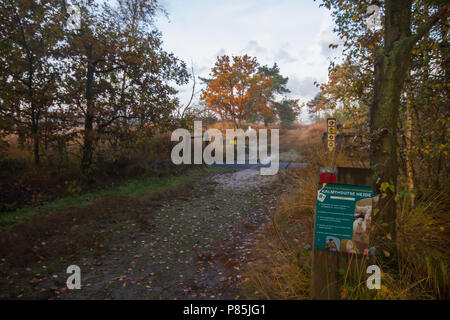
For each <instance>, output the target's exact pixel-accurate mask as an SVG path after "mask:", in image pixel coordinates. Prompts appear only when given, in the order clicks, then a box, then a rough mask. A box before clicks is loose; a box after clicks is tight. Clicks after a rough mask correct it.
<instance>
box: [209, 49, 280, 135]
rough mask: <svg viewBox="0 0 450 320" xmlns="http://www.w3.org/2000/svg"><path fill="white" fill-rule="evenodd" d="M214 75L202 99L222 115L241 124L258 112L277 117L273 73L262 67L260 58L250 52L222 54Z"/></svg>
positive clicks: (214, 68)
mask: <svg viewBox="0 0 450 320" xmlns="http://www.w3.org/2000/svg"><path fill="white" fill-rule="evenodd" d="M210 76H211V79H210V80H208V81H207V87H206V88H205V89H204V90H202V95H201V100H203V101H204V102H205V104H206V107H207V108H209V109H211V110H212V111H214V112H215V113H217V114H219V115H220V117H221V118H222V119H226V120H232V121H234V123H235V124H237V125H238V126H240V125H241V121H242V120H245V119H247V118H248V117H249V115H250V114H252V113H254V112H262V113H267V114H269V115H272V116H273V117H275V113H274V111H273V107H274V106H273V104H272V103H271V102H270V97H271V87H272V85H273V83H272V77H270V76H267V75H266V74H265V73H264V72H262V71H261V70H260V68H259V64H258V62H257V60H256V58H253V57H250V56H248V55H244V56H233V57H231V58H230V57H229V56H227V55H224V56H221V57H218V59H217V62H216V64H215V66H214V67H213V69H212V71H211V73H210Z"/></svg>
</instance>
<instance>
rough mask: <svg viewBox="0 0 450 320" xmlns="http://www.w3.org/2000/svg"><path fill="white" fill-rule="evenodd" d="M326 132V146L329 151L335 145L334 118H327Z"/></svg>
mask: <svg viewBox="0 0 450 320" xmlns="http://www.w3.org/2000/svg"><path fill="white" fill-rule="evenodd" d="M327 133H328V135H327V136H328V142H327V147H328V150H329V151H333V150H334V148H335V147H336V134H337V130H336V118H328V119H327Z"/></svg>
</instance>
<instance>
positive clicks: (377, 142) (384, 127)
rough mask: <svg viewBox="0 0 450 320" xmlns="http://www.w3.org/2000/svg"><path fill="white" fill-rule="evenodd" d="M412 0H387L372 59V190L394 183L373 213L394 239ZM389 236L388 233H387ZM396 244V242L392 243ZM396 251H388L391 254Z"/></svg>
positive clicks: (385, 231) (409, 53) (409, 47)
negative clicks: (379, 46)
mask: <svg viewBox="0 0 450 320" xmlns="http://www.w3.org/2000/svg"><path fill="white" fill-rule="evenodd" d="M410 20H411V1H410V0H386V21H385V34H384V52H383V55H381V56H379V57H377V61H376V63H375V97H374V101H373V105H372V108H371V130H372V139H373V141H372V142H373V145H372V147H373V151H372V155H371V165H372V168H373V169H374V170H375V173H376V174H375V182H376V185H375V188H376V189H375V190H376V194H380V193H381V192H380V185H381V183H383V182H387V183H389V184H390V185H391V186H393V189H394V191H391V190H390V188H388V189H387V190H385V193H386V195H385V196H384V197H380V200H379V201H378V209H379V210H380V211H379V213H378V216H376V219H377V221H378V222H379V225H381V226H382V227H383V229H384V232H382V233H383V235H387V234H390V238H392V241H394V244H395V239H396V202H395V193H396V191H397V189H396V186H397V176H398V159H397V157H398V155H397V149H398V143H397V128H398V115H399V106H400V94H401V90H402V87H403V84H404V81H405V78H406V75H407V72H408V70H409V63H410V58H411V50H412V46H411V44H410V43H411V39H410V36H411V31H410ZM388 238H389V236H388ZM394 248H395V246H394ZM392 253H393V254H395V252H391V254H392Z"/></svg>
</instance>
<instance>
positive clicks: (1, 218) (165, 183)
mask: <svg viewBox="0 0 450 320" xmlns="http://www.w3.org/2000/svg"><path fill="white" fill-rule="evenodd" d="M223 170H224V169H221V168H212V167H209V168H204V167H202V168H195V169H191V170H189V171H187V172H186V173H185V174H183V175H181V176H174V175H170V176H165V177H141V178H137V179H133V180H130V181H128V182H126V183H123V184H120V185H117V186H112V187H110V188H105V189H102V190H97V191H92V192H86V193H83V194H80V195H73V196H67V197H63V198H60V199H57V200H55V201H52V202H49V203H46V204H44V205H41V206H37V207H24V208H21V209H18V210H16V211H12V212H7V213H4V214H2V215H0V227H2V226H11V225H14V224H17V223H19V222H23V221H25V220H26V219H27V218H29V217H31V216H35V215H40V214H52V213H55V212H58V211H61V210H66V209H71V208H77V207H82V206H85V205H88V204H90V203H92V202H94V201H97V200H100V199H102V198H104V197H107V196H110V195H124V196H134V197H141V196H147V195H151V194H153V193H155V192H162V191H164V190H166V189H169V188H173V187H176V186H178V185H181V184H183V183H186V182H189V181H193V180H195V179H196V178H200V177H203V176H205V175H207V174H213V173H219V172H221V171H223Z"/></svg>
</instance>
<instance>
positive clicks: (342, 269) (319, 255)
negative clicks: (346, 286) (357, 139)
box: [310, 167, 373, 300]
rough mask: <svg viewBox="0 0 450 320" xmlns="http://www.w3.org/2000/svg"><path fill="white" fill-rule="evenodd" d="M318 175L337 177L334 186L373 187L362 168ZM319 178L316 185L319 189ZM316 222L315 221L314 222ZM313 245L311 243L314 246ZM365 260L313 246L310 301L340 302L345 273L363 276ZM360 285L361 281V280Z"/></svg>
mask: <svg viewBox="0 0 450 320" xmlns="http://www.w3.org/2000/svg"><path fill="white" fill-rule="evenodd" d="M319 171H320V173H331V174H336V184H347V185H357V186H372V183H373V181H372V179H373V171H372V170H371V169H363V168H343V167H324V168H320V170H319ZM319 183H320V181H319V178H318V179H317V185H318V186H319ZM314 221H315V219H314ZM313 244H314V242H313ZM365 270H366V259H365V257H364V256H363V255H360V254H349V253H346V252H330V251H325V250H319V249H317V248H316V247H315V246H313V255H312V269H311V290H310V292H311V298H312V299H317V300H337V299H340V298H341V292H340V287H341V285H342V280H343V276H345V274H347V273H348V272H351V273H353V274H357V275H360V277H362V276H363V275H365ZM360 280H361V281H363V279H360Z"/></svg>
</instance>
